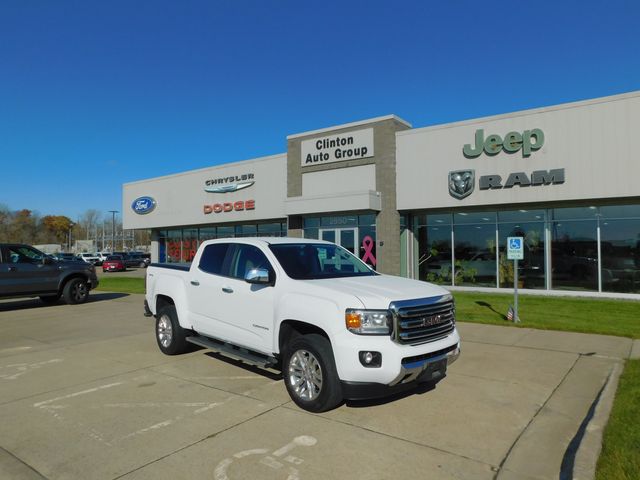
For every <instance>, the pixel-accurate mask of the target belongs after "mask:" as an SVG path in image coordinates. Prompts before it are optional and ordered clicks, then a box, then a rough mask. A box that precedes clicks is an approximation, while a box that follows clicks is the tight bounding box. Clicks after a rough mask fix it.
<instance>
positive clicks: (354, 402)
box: [345, 375, 446, 408]
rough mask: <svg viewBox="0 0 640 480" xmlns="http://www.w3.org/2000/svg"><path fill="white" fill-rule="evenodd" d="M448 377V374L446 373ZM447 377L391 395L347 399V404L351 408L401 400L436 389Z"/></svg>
mask: <svg viewBox="0 0 640 480" xmlns="http://www.w3.org/2000/svg"><path fill="white" fill-rule="evenodd" d="M445 377H446V375H445ZM445 377H442V378H441V379H439V380H438V381H437V382H424V383H420V384H418V385H417V386H416V387H414V388H411V389H409V390H405V391H404V392H400V393H396V394H393V395H390V396H388V397H382V398H372V399H369V400H347V401H345V405H346V406H347V407H351V408H365V407H375V406H377V405H385V404H387V403H391V402H395V401H397V400H401V399H403V398H407V397H411V396H413V395H424V394H425V393H429V392H431V391H432V390H435V388H436V385H437V384H438V383H439V382H441V381H442V380H443V379H444V378H445Z"/></svg>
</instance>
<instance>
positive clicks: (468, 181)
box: [449, 170, 476, 200]
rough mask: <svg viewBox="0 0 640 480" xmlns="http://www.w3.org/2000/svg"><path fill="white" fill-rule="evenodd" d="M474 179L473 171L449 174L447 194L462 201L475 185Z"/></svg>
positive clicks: (459, 171)
mask: <svg viewBox="0 0 640 480" xmlns="http://www.w3.org/2000/svg"><path fill="white" fill-rule="evenodd" d="M475 177H476V174H475V170H456V171H455V172H449V193H450V194H451V196H452V197H454V198H457V199H458V200H462V199H463V198H465V197H468V196H469V195H471V192H473V189H474V188H475V185H476V182H475Z"/></svg>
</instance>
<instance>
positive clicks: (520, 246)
mask: <svg viewBox="0 0 640 480" xmlns="http://www.w3.org/2000/svg"><path fill="white" fill-rule="evenodd" d="M523 240H524V239H523V238H522V237H507V259H508V260H522V259H523V258H524V242H523Z"/></svg>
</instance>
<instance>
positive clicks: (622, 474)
mask: <svg viewBox="0 0 640 480" xmlns="http://www.w3.org/2000/svg"><path fill="white" fill-rule="evenodd" d="M638 419H640V360H629V361H627V364H626V365H625V368H624V371H623V372H622V375H621V376H620V381H619V383H618V390H617V392H616V398H615V401H614V404H613V409H612V410H611V416H610V417H609V423H608V424H607V427H606V428H605V431H604V437H603V442H602V452H601V453H600V458H599V459H598V465H597V467H596V479H597V480H637V479H638V478H639V476H640V428H638Z"/></svg>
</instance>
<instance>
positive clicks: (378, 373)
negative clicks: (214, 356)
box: [145, 238, 460, 412]
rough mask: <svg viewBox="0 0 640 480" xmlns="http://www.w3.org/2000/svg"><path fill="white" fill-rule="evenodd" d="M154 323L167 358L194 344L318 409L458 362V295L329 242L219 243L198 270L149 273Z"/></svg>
mask: <svg viewBox="0 0 640 480" xmlns="http://www.w3.org/2000/svg"><path fill="white" fill-rule="evenodd" d="M145 314H146V315H147V316H151V315H153V316H155V318H156V329H155V332H156V339H157V342H158V346H159V347H160V350H162V352H164V353H165V354H167V355H175V354H179V353H182V352H185V351H187V350H188V348H189V343H193V344H196V345H200V346H203V347H206V348H210V349H212V350H215V351H217V352H219V353H221V354H223V355H227V356H230V357H232V358H235V359H239V360H242V361H244V362H247V363H250V364H253V365H258V366H261V367H265V368H268V367H275V368H279V369H280V370H281V371H282V375H283V378H284V382H285V385H286V388H287V390H288V392H289V395H290V396H291V398H292V399H293V401H294V402H295V403H296V404H298V405H299V406H300V407H301V408H303V409H305V410H308V411H312V412H321V411H326V410H329V409H332V408H334V407H336V406H337V405H338V404H340V403H341V402H342V401H343V400H344V399H352V400H354V399H364V398H374V397H381V396H385V395H389V394H392V393H395V392H397V391H400V390H405V389H409V388H413V387H415V386H416V385H418V384H419V383H422V382H430V383H435V382H437V381H439V380H440V379H442V378H443V377H444V376H445V373H446V369H447V366H448V365H449V364H451V363H452V362H453V361H455V360H456V359H457V358H458V356H459V354H460V337H459V336H458V332H457V330H456V324H455V307H454V302H453V298H452V296H451V294H450V293H449V292H448V291H446V290H444V289H442V288H440V287H438V286H435V285H432V284H429V283H425V282H420V281H416V280H409V279H406V278H401V277H394V276H389V275H381V274H379V273H376V272H375V271H373V270H372V269H371V268H369V267H368V266H367V265H366V264H365V263H363V262H362V261H360V260H359V259H358V258H357V257H355V256H354V255H352V254H351V253H350V252H348V251H347V250H345V249H344V248H342V247H339V246H337V245H335V244H333V243H329V242H324V241H320V240H310V239H298V238H231V239H219V240H210V241H206V242H204V243H203V244H202V245H200V248H199V249H198V252H197V253H196V256H195V258H194V259H193V262H192V263H191V266H188V265H179V264H151V266H150V267H149V269H148V270H147V277H146V296H145Z"/></svg>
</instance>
